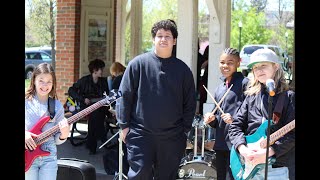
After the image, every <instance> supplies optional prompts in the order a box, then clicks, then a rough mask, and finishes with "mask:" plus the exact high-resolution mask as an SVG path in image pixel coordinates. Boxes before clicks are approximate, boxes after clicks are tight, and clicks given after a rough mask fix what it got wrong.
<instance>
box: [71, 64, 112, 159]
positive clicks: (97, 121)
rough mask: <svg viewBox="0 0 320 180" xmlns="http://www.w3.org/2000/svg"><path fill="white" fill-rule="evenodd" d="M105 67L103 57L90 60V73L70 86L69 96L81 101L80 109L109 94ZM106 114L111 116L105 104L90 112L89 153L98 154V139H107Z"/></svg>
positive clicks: (87, 142)
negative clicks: (104, 71)
mask: <svg viewBox="0 0 320 180" xmlns="http://www.w3.org/2000/svg"><path fill="white" fill-rule="evenodd" d="M104 67H105V63H104V62H103V61H102V60H101V59H95V60H92V61H90V63H89V65H88V68H89V71H90V74H89V75H86V76H83V77H82V78H80V79H79V80H78V81H77V82H75V83H74V84H73V85H72V86H71V87H69V90H68V93H69V96H71V97H72V98H73V99H75V100H76V101H77V102H80V110H83V109H85V108H87V107H88V106H90V105H92V104H94V103H96V102H98V101H99V100H101V99H103V98H105V96H104V93H106V95H108V94H109V89H108V85H107V80H106V78H104V77H102V74H103V70H104ZM106 116H110V113H109V111H108V110H107V109H106V107H104V106H102V107H100V108H98V109H96V110H94V111H93V112H91V113H90V114H89V120H88V138H87V141H86V147H87V148H88V149H89V154H96V150H97V141H98V140H101V141H102V142H104V141H105V140H106V136H107V130H106V126H105V125H104V122H105V119H106Z"/></svg>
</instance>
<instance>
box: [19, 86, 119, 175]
mask: <svg viewBox="0 0 320 180" xmlns="http://www.w3.org/2000/svg"><path fill="white" fill-rule="evenodd" d="M121 96H122V94H121V92H120V91H116V90H112V91H110V93H109V96H106V98H104V99H102V100H100V101H98V102H96V103H94V104H92V105H90V106H89V107H87V108H85V109H83V110H82V111H80V112H78V113H76V114H74V115H73V116H71V117H69V118H68V123H69V125H71V124H73V123H75V122H77V121H78V120H80V119H81V118H83V117H85V116H86V115H88V114H90V113H91V112H92V111H94V110H96V109H98V108H100V107H101V106H103V105H104V104H108V105H110V104H111V103H113V102H114V101H115V100H116V99H118V98H119V97H121ZM49 120H50V116H45V117H42V118H41V119H40V120H39V121H38V122H37V123H36V124H35V125H34V126H33V127H32V128H31V129H30V132H32V133H34V134H37V135H38V136H37V137H33V140H34V142H35V143H36V144H37V147H36V149H34V150H32V151H30V150H28V149H26V150H25V154H24V157H25V172H26V171H28V169H29V168H30V166H31V164H32V162H33V161H34V160H35V159H36V158H37V157H40V156H48V155H49V154H50V152H48V151H43V150H42V149H41V148H40V145H41V144H42V143H44V142H45V141H46V140H47V139H48V138H50V137H51V136H52V135H54V134H55V133H56V132H58V131H59V130H60V129H59V125H58V124H57V125H55V126H53V127H51V128H50V129H48V130H47V131H44V132H42V131H41V129H42V128H43V126H44V125H45V124H46V123H47V122H48V121H49Z"/></svg>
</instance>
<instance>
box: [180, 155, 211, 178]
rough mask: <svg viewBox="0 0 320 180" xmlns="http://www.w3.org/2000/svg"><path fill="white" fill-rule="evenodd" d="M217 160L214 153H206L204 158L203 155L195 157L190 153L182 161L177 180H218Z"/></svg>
mask: <svg viewBox="0 0 320 180" xmlns="http://www.w3.org/2000/svg"><path fill="white" fill-rule="evenodd" d="M215 159H216V156H215V153H214V152H205V154H204V157H201V154H197V156H193V153H190V154H189V155H188V156H186V157H184V158H183V159H182V160H181V164H180V167H179V169H178V173H177V180H196V179H197V180H198V179H204V180H216V179H217V171H216V166H215V164H216V160H215Z"/></svg>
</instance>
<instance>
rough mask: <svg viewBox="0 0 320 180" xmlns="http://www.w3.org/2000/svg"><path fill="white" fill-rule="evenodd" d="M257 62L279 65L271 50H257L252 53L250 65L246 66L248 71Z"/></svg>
mask: <svg viewBox="0 0 320 180" xmlns="http://www.w3.org/2000/svg"><path fill="white" fill-rule="evenodd" d="M259 62H272V63H277V64H280V61H279V57H278V56H277V55H276V53H275V52H274V51H272V50H271V49H258V50H256V51H254V52H253V53H252V54H251V56H250V63H249V64H248V65H247V67H248V68H249V69H251V68H252V66H253V65H254V64H256V63H259Z"/></svg>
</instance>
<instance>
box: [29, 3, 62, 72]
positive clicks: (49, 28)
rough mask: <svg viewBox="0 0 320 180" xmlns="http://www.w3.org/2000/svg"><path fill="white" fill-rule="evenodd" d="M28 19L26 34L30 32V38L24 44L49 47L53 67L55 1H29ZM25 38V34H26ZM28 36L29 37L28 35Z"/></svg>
mask: <svg viewBox="0 0 320 180" xmlns="http://www.w3.org/2000/svg"><path fill="white" fill-rule="evenodd" d="M27 6H28V7H29V18H28V19H27V20H26V32H30V34H31V35H32V38H30V37H29V38H28V40H30V39H31V40H32V41H34V42H33V43H30V41H29V42H28V43H26V44H35V45H48V44H50V45H51V49H52V53H51V56H52V65H53V67H55V17H56V10H55V8H56V1H55V0H29V1H28V3H27ZM26 36H27V34H26ZM29 36H30V35H29Z"/></svg>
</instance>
